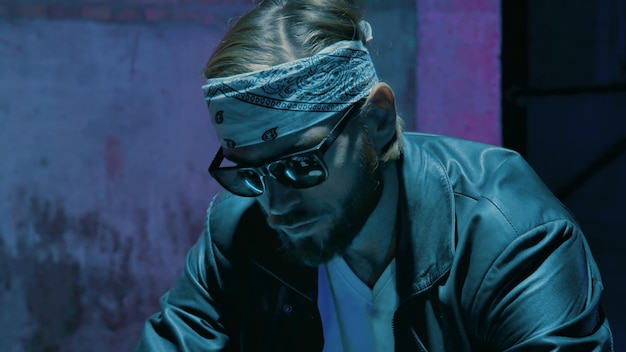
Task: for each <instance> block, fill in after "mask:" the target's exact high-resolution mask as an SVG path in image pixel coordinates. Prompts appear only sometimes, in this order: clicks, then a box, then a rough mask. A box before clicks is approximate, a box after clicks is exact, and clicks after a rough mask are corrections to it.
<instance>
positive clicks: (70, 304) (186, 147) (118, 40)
mask: <svg viewBox="0 0 626 352" xmlns="http://www.w3.org/2000/svg"><path fill="white" fill-rule="evenodd" d="M372 3H373V5H372V6H371V7H372V9H373V11H372V13H371V16H370V21H371V22H372V25H373V27H374V35H375V39H374V42H373V43H372V47H373V52H374V53H375V55H374V60H375V61H376V63H377V64H378V67H379V73H380V76H381V78H382V79H383V80H386V81H388V82H390V83H391V84H392V85H393V86H394V87H395V88H396V93H397V95H398V100H399V105H400V110H401V112H403V114H404V115H405V116H406V117H407V119H408V120H409V121H408V123H407V125H408V126H409V129H411V127H412V125H413V122H412V118H413V113H412V112H413V111H414V109H415V99H414V98H413V97H414V95H415V93H414V90H415V83H414V79H413V78H414V76H415V43H416V41H415V32H414V30H413V29H414V28H415V17H416V16H415V11H414V7H415V3H414V1H412V0H411V1H396V2H391V3H390V4H388V5H389V6H380V5H377V4H376V2H374V1H373V2H372ZM251 5H252V3H251V2H250V1H247V0H241V1H227V0H197V1H191V0H185V1H183V0H181V1H174V0H150V1H144V0H136V1H132V0H116V1H106V2H105V1H94V0H80V1H70V0H67V1H55V2H49V1H45V0H41V1H37V0H20V1H0V141H2V142H0V311H2V313H1V314H0V350H2V351H5V350H6V351H51V350H62V351H95V352H98V351H128V350H131V349H132V348H133V346H134V345H135V343H136V341H137V339H138V336H139V332H140V329H141V327H142V324H143V322H144V320H145V319H146V318H147V317H148V316H149V315H150V314H151V313H153V312H155V311H156V310H157V301H158V298H159V297H160V296H161V295H162V294H163V293H164V292H165V290H166V289H167V288H168V287H169V286H170V285H171V284H172V282H173V280H174V279H175V277H176V276H177V275H178V273H179V271H180V268H181V267H182V264H183V260H184V255H185V253H186V252H187V250H188V249H189V247H190V246H191V244H192V243H193V242H194V241H195V240H196V239H197V236H198V234H199V233H200V231H201V227H202V223H203V216H204V211H205V209H206V206H207V204H208V202H209V201H210V198H211V196H212V195H213V194H214V193H215V192H217V190H218V187H217V186H216V184H215V183H214V182H213V181H212V180H211V179H210V177H209V175H208V173H207V172H206V167H207V166H208V163H209V162H210V160H211V158H212V157H213V154H214V152H215V150H216V148H217V142H216V141H215V140H214V139H213V131H212V129H211V126H210V123H209V119H208V115H207V111H206V106H205V104H204V102H203V100H202V93H201V91H200V89H199V87H200V85H201V84H202V79H201V78H200V75H199V72H200V69H201V67H202V65H203V64H204V62H205V61H206V59H207V58H208V56H209V55H210V53H211V51H212V49H213V48H214V46H215V44H216V43H217V41H218V40H219V38H221V36H222V35H223V33H224V32H225V30H226V27H227V25H226V24H227V22H228V19H229V18H232V17H234V16H237V15H239V14H240V13H243V12H244V11H245V10H246V9H248V8H249V7H250V6H251ZM398 18H399V19H401V21H400V22H398V21H394V19H398ZM389 63H391V64H389Z"/></svg>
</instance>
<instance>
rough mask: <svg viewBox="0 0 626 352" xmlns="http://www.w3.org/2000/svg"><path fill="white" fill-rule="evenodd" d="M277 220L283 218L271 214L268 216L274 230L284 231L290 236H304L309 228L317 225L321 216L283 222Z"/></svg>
mask: <svg viewBox="0 0 626 352" xmlns="http://www.w3.org/2000/svg"><path fill="white" fill-rule="evenodd" d="M292 219H293V218H292ZM292 219H291V220H292ZM277 220H282V219H280V218H279V217H275V216H270V217H269V218H268V223H269V225H270V227H272V228H273V229H274V230H277V231H280V232H283V233H285V234H287V235H288V236H290V237H296V236H303V235H305V234H306V233H307V232H309V230H311V229H312V228H314V227H315V226H316V225H317V223H318V220H319V218H317V217H316V218H307V219H302V220H299V221H283V222H280V221H277Z"/></svg>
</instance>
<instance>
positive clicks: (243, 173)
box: [215, 169, 263, 197]
mask: <svg viewBox="0 0 626 352" xmlns="http://www.w3.org/2000/svg"><path fill="white" fill-rule="evenodd" d="M215 176H217V177H216V179H217V180H218V181H219V182H220V184H221V185H222V186H224V188H226V189H227V190H228V191H230V192H231V193H234V194H237V195H240V196H244V197H255V196H258V195H260V194H262V193H263V180H262V179H261V176H260V175H259V174H258V173H256V172H255V171H254V170H251V169H221V170H219V171H218V172H216V174H215Z"/></svg>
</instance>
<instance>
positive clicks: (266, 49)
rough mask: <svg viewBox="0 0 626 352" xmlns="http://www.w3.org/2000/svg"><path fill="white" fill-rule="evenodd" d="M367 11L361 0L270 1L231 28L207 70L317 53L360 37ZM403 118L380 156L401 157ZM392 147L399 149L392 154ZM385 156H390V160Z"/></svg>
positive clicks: (219, 73) (213, 73)
mask: <svg viewBox="0 0 626 352" xmlns="http://www.w3.org/2000/svg"><path fill="white" fill-rule="evenodd" d="M364 13H365V8H364V6H363V5H362V4H361V3H360V1H359V0H352V1H351V0H265V1H261V2H259V3H258V4H257V6H256V7H255V8H254V9H252V10H251V11H250V12H248V13H246V14H244V15H243V16H242V17H240V18H239V20H237V22H236V23H235V24H234V25H233V26H232V28H230V30H229V31H228V32H227V33H226V35H225V36H224V38H223V40H222V41H221V42H220V43H219V44H218V46H217V48H216V49H215V51H214V52H213V54H212V55H211V57H210V58H209V60H208V62H207V63H206V65H205V66H204V69H203V70H202V74H203V75H204V76H205V77H206V78H217V77H228V76H233V75H236V74H240V73H247V72H253V71H258V70H264V69H268V68H270V67H272V66H276V65H278V64H282V63H285V62H289V61H294V60H298V59H301V58H304V57H309V56H313V55H315V54H316V53H317V52H319V51H321V50H322V49H324V48H326V47H328V46H329V45H331V44H334V43H336V42H339V41H342V40H360V41H362V42H363V43H364V44H365V38H366V37H365V34H364V33H363V32H362V30H361V28H360V26H359V25H358V24H359V22H360V21H361V20H362V19H363V16H364ZM402 126H403V122H402V119H401V118H400V117H399V116H398V117H397V128H396V137H395V141H394V142H393V143H392V144H391V145H390V147H389V148H388V150H387V152H386V153H385V154H383V156H382V157H381V160H383V161H389V160H395V159H397V158H398V157H399V154H400V151H401V144H402V138H401V133H402ZM391 150H395V151H396V152H394V153H392V155H387V154H388V153H389V152H390V151H391ZM385 159H386V160H385Z"/></svg>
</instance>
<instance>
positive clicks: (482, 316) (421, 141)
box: [137, 133, 613, 351]
mask: <svg viewBox="0 0 626 352" xmlns="http://www.w3.org/2000/svg"><path fill="white" fill-rule="evenodd" d="M397 164H398V167H399V169H400V170H401V172H400V174H401V178H402V180H401V200H400V213H399V221H400V231H399V234H398V243H397V252H396V265H397V269H396V270H397V273H396V275H397V277H396V281H397V291H398V294H399V296H400V305H399V308H398V309H397V311H396V314H395V317H394V335H395V344H396V350H397V351H470V350H474V351H505V350H506V351H557V350H558V351H592V350H593V351H611V350H612V349H613V346H612V344H613V342H612V337H611V332H610V329H609V324H608V321H607V319H606V318H605V316H604V314H603V312H602V310H601V308H600V305H599V302H600V295H601V292H602V283H601V280H600V274H599V272H598V268H597V266H596V264H595V262H594V260H593V258H592V256H591V253H590V251H589V247H588V245H587V242H586V240H585V238H584V236H583V233H582V232H581V230H580V228H579V226H578V225H577V223H576V221H575V219H574V218H573V217H572V215H571V214H570V213H569V212H568V210H567V209H565V208H564V207H563V205H561V203H560V202H559V201H558V200H557V199H556V198H555V197H554V196H553V195H552V194H551V193H550V192H549V191H548V189H547V188H546V186H545V185H544V184H543V183H542V182H541V181H540V179H539V178H538V176H537V175H536V174H535V173H534V172H533V171H532V170H531V168H530V167H529V166H528V165H527V164H526V162H525V161H524V160H523V159H522V158H521V157H520V156H519V155H517V154H516V153H514V152H511V151H509V150H506V149H502V148H499V147H492V146H486V145H482V144H478V143H472V142H468V141H463V140H458V139H453V138H447V137H440V136H432V135H424V134H416V133H407V134H405V140H404V151H403V157H402V159H401V160H400V161H399V162H398V163H397ZM277 247H278V239H277V238H276V236H275V234H274V233H273V232H272V230H270V229H269V228H268V227H267V226H266V223H265V220H264V218H263V216H262V215H261V213H260V211H259V209H258V207H257V205H256V203H255V202H254V200H251V199H245V198H240V197H236V196H232V195H230V194H226V193H222V194H220V195H218V196H217V197H216V199H214V201H213V202H212V204H211V206H210V207H209V209H208V211H207V218H206V225H205V230H204V233H203V234H202V236H201V238H200V239H199V241H198V243H197V244H196V245H195V246H194V247H193V248H192V249H191V251H190V252H189V254H188V257H187V261H186V265H185V269H184V272H183V273H182V275H181V276H180V278H179V279H178V281H177V282H176V284H175V285H174V286H173V287H172V289H171V290H170V291H169V292H168V293H166V294H165V295H164V296H163V298H162V299H161V312H160V313H158V314H155V315H154V316H153V317H151V318H150V319H149V320H148V321H147V323H146V325H145V328H144V332H143V335H142V338H141V341H140V342H139V345H138V346H137V351H174V350H177V351H217V350H228V351H239V350H245V351H320V350H321V349H322V346H323V343H324V342H323V341H324V339H323V334H322V329H321V321H320V316H319V312H318V310H317V307H316V302H317V298H316V295H317V287H316V286H317V269H311V268H307V267H303V266H299V265H295V264H293V263H290V262H287V261H285V260H284V258H282V257H281V256H280V255H279V254H278V253H277V251H276V248H277Z"/></svg>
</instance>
